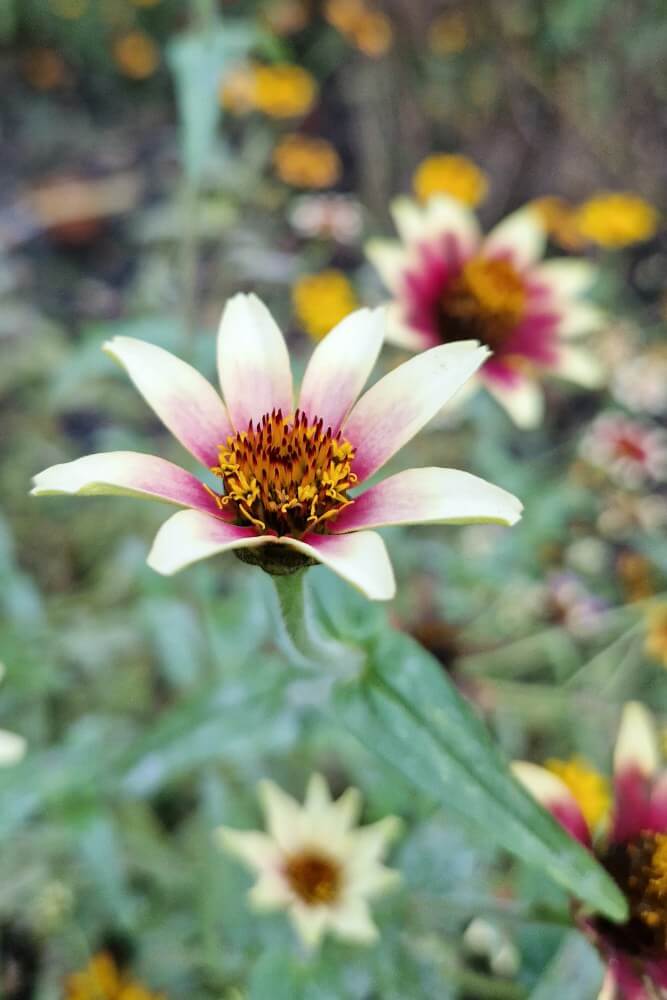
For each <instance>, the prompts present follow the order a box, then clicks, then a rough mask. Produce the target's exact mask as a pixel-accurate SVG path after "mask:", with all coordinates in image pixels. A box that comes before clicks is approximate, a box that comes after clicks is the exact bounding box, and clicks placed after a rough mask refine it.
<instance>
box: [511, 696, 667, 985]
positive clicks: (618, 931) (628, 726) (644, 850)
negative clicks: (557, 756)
mask: <svg viewBox="0 0 667 1000" xmlns="http://www.w3.org/2000/svg"><path fill="white" fill-rule="evenodd" d="M658 765H659V752H658V740H657V734H656V732H655V728H654V725H653V722H652V720H651V718H650V716H649V714H648V712H647V711H646V709H645V708H644V707H643V706H642V705H640V704H638V703H637V702H630V703H629V704H627V705H626V706H625V709H624V711H623V716H622V720H621V727H620V730H619V734H618V739H617V743H616V750H615V754H614V783H613V803H612V808H611V810H610V811H608V810H607V804H608V799H607V795H608V793H607V786H606V782H605V781H604V779H603V777H602V776H601V775H596V773H595V772H594V771H593V769H592V768H590V767H589V766H588V765H586V764H585V762H583V761H581V760H580V759H576V760H575V761H574V762H569V763H565V762H551V766H549V769H548V770H545V769H544V768H541V767H538V766H537V765H535V764H528V763H525V762H519V763H516V764H515V765H514V767H515V773H516V775H517V777H518V778H519V780H520V781H522V782H523V783H524V784H525V785H526V787H527V788H528V789H529V790H530V791H531V792H532V793H533V794H534V795H535V796H536V798H538V799H539V800H540V802H542V804H543V805H544V806H545V807H546V808H547V809H548V810H549V811H550V812H551V813H552V814H553V816H554V817H555V818H556V819H557V820H558V821H559V822H560V823H561V825H562V826H564V827H565V829H566V830H567V831H568V832H569V833H570V834H571V835H572V836H573V837H575V838H576V839H577V840H579V841H580V842H581V843H582V844H583V845H584V846H585V847H587V848H588V849H589V850H591V851H592V852H593V853H594V854H595V857H596V858H597V859H598V861H599V862H600V864H601V865H602V866H603V867H604V868H605V869H606V870H607V872H608V873H609V874H610V875H611V877H612V878H613V879H614V880H615V881H616V882H617V884H618V886H619V888H620V889H621V890H622V891H623V892H624V893H625V895H626V897H627V900H628V906H629V918H628V920H627V921H626V922H625V923H624V924H612V923H611V922H610V921H608V920H606V919H604V918H600V917H595V916H588V915H584V914H581V915H580V916H579V923H580V925H581V927H582V929H583V930H584V932H585V933H586V934H587V935H588V936H589V937H590V938H591V939H592V940H593V941H594V942H595V944H596V945H597V947H598V949H599V951H600V952H601V954H602V956H603V958H604V959H605V960H606V962H607V964H608V979H607V982H608V988H609V991H610V992H609V993H608V995H609V996H610V997H613V996H614V992H613V990H612V987H613V989H618V992H619V995H620V996H622V997H624V998H625V997H628V998H629V997H632V1000H649V998H650V997H652V996H653V995H654V994H653V993H652V992H649V991H648V986H647V983H652V984H653V986H654V987H655V988H656V989H658V990H660V989H665V988H667V771H662V772H659V770H658ZM590 820H592V821H593V822H592V823H591V822H590ZM660 995H662V993H660Z"/></svg>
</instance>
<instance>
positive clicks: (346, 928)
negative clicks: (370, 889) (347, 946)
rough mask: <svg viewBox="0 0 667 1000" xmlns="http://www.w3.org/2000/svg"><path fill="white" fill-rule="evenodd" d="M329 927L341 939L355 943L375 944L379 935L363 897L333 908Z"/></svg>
mask: <svg viewBox="0 0 667 1000" xmlns="http://www.w3.org/2000/svg"><path fill="white" fill-rule="evenodd" d="M329 927H330V928H331V930H332V931H333V933H334V934H335V935H336V936H337V937H339V938H341V940H344V941H352V942H354V943H355V944H365V945H369V944H373V943H374V942H375V941H377V939H378V937H379V934H378V929H377V927H376V926H375V924H374V923H373V919H372V917H371V914H370V910H369V908H368V905H367V903H365V902H364V901H363V900H361V899H350V900H347V901H346V902H345V903H343V904H341V905H340V906H337V907H335V908H334V909H332V912H331V914H330V916H329Z"/></svg>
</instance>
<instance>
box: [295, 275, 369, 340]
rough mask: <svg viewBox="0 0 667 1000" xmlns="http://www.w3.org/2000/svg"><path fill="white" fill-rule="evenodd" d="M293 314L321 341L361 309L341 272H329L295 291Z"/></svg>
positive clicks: (301, 283)
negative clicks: (358, 308)
mask: <svg viewBox="0 0 667 1000" xmlns="http://www.w3.org/2000/svg"><path fill="white" fill-rule="evenodd" d="M292 302H293V303H294V311H295V313H296V315H297V317H298V319H299V320H300V322H301V324H302V325H303V327H304V329H305V331H306V333H308V334H310V336H311V337H313V338H314V339H315V340H320V338H322V337H324V336H325V334H327V333H328V332H329V330H331V329H332V327H334V326H335V325H336V324H337V323H339V322H340V321H341V320H342V319H344V317H345V316H347V315H348V313H351V312H353V310H354V309H356V308H357V306H358V301H357V296H356V294H355V292H354V289H353V287H352V285H351V284H350V282H349V281H348V280H347V278H346V277H345V275H344V274H343V272H342V271H337V270H335V269H334V268H330V269H329V270H327V271H322V272H321V273H320V274H309V275H306V276H305V277H303V278H299V280H298V281H297V282H296V284H295V285H294V288H293V289H292Z"/></svg>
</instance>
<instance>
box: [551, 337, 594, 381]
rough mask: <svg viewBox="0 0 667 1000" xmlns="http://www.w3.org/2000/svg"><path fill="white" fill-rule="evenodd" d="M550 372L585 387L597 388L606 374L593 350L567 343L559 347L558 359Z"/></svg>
mask: <svg viewBox="0 0 667 1000" xmlns="http://www.w3.org/2000/svg"><path fill="white" fill-rule="evenodd" d="M551 372H552V374H554V375H560V377H561V378H565V379H568V381H570V382H576V383H577V384H578V385H583V386H584V387H585V388H586V389H599V388H600V387H601V386H603V385H604V382H605V375H606V372H605V369H604V366H603V365H602V363H601V361H600V360H599V358H598V357H597V356H596V355H595V354H594V353H593V351H591V350H587V349H586V348H585V347H571V346H570V345H569V344H561V346H560V347H559V349H558V361H557V362H556V365H555V367H554V368H552V369H551Z"/></svg>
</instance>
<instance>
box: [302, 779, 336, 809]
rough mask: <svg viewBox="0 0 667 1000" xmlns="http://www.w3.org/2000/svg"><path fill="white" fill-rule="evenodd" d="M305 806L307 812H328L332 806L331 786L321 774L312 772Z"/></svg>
mask: <svg viewBox="0 0 667 1000" xmlns="http://www.w3.org/2000/svg"><path fill="white" fill-rule="evenodd" d="M304 808H305V811H306V812H307V813H315V814H321V813H323V812H325V813H328V812H329V809H330V808H331V793H330V792H329V786H328V785H327V783H326V781H325V780H324V778H323V777H322V775H321V774H311V776H310V780H309V781H308V788H307V789H306V800H305V803H304Z"/></svg>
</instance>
